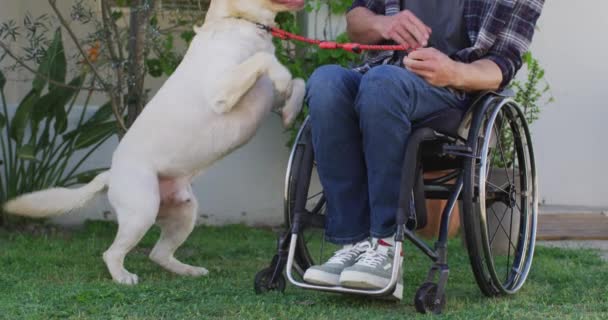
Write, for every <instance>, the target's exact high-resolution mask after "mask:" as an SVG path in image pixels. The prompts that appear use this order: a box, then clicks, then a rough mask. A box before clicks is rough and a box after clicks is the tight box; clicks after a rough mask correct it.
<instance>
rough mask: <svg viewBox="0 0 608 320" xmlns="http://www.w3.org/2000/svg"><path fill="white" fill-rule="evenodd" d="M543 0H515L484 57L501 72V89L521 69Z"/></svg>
mask: <svg viewBox="0 0 608 320" xmlns="http://www.w3.org/2000/svg"><path fill="white" fill-rule="evenodd" d="M543 5H544V0H529V1H517V3H516V4H515V6H514V8H513V12H512V14H511V16H510V19H509V20H508V21H507V23H506V25H505V28H504V29H503V31H502V32H500V33H499V34H498V37H497V39H496V42H495V43H494V45H493V46H492V48H491V49H490V50H489V52H488V53H487V55H486V56H485V57H484V58H486V59H489V60H491V61H493V62H494V63H496V64H497V65H498V67H499V68H500V71H501V72H502V76H503V77H502V83H501V85H500V87H501V89H502V88H504V87H506V86H507V85H508V84H509V83H510V82H511V80H513V78H514V77H515V75H516V74H517V71H519V69H521V67H522V65H523V55H524V54H525V53H526V51H528V49H529V48H530V43H531V42H532V38H533V36H534V31H535V28H536V22H537V21H538V18H539V17H540V13H541V11H542V7H543Z"/></svg>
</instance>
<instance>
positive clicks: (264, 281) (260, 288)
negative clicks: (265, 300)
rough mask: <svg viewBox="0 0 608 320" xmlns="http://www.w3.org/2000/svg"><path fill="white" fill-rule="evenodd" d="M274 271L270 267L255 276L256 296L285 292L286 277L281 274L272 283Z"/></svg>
mask: <svg viewBox="0 0 608 320" xmlns="http://www.w3.org/2000/svg"><path fill="white" fill-rule="evenodd" d="M274 271H275V269H274V268H272V267H268V268H266V269H263V270H262V271H260V272H258V273H257V274H256V275H255V280H254V284H253V287H254V289H255V293H256V294H262V293H266V292H269V291H279V292H284V291H285V277H284V276H283V275H282V274H279V275H277V276H276V277H275V279H274V281H272V275H273V274H274Z"/></svg>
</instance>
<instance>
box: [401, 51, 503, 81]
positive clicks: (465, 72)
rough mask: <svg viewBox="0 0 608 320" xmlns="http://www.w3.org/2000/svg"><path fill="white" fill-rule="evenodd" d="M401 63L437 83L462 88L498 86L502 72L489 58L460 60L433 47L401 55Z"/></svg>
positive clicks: (427, 79) (501, 79) (501, 78)
mask: <svg viewBox="0 0 608 320" xmlns="http://www.w3.org/2000/svg"><path fill="white" fill-rule="evenodd" d="M404 64H405V67H406V68H407V69H408V70H410V71H412V72H414V73H416V74H418V75H419V76H421V77H422V78H424V79H425V80H426V81H427V82H429V83H430V84H431V85H434V86H437V87H451V88H455V89H460V90H464V91H481V90H498V89H499V88H500V86H501V83H502V82H503V72H502V71H501V69H500V68H499V66H498V65H497V64H496V63H495V62H494V61H492V60H490V59H481V60H477V61H475V62H472V63H462V62H458V61H455V60H452V59H451V58H450V57H448V56H447V55H445V54H444V53H442V52H440V51H439V50H437V49H434V48H424V49H419V50H415V51H413V52H411V53H410V54H409V56H407V57H405V59H404Z"/></svg>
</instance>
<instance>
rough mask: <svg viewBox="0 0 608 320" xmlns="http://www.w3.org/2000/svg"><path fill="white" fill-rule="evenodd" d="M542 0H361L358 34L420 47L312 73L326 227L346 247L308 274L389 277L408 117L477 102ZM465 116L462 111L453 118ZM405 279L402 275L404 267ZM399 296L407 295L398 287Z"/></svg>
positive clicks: (497, 86)
mask: <svg viewBox="0 0 608 320" xmlns="http://www.w3.org/2000/svg"><path fill="white" fill-rule="evenodd" d="M543 4H544V0H495V1H494V0H492V1H490V0H443V1H441V0H404V1H401V3H400V1H398V0H355V1H354V2H353V5H352V7H351V9H350V10H349V12H348V13H347V23H348V26H347V28H348V33H349V35H350V37H351V39H353V41H356V42H362V43H384V42H395V43H398V44H406V45H409V46H411V47H415V48H418V49H416V50H414V51H412V52H410V53H409V54H408V55H407V56H404V55H403V54H400V53H398V52H380V53H378V54H373V55H372V54H370V55H368V56H367V57H366V61H365V63H364V64H363V65H362V66H359V67H357V68H355V69H345V68H342V67H340V66H335V65H328V66H323V67H321V68H319V69H317V70H316V71H315V72H314V74H313V75H312V76H311V78H310V80H309V82H308V93H307V97H306V101H307V104H308V106H309V108H310V121H311V128H312V129H311V130H312V144H313V147H314V156H315V160H316V164H317V170H318V174H319V177H320V180H321V183H322V185H323V189H324V193H325V197H326V199H327V211H326V222H325V236H326V239H327V240H328V241H330V242H333V243H336V244H339V245H343V246H344V247H343V248H342V249H341V250H339V251H337V252H335V254H334V255H333V256H332V257H331V258H330V259H329V260H328V261H326V262H324V263H323V261H321V263H322V264H320V265H316V266H312V267H310V268H308V269H307V270H306V272H305V274H304V277H303V278H304V281H306V282H308V283H311V284H315V285H322V286H342V287H346V288H357V289H379V288H383V287H385V286H386V285H387V284H388V282H389V280H390V279H391V272H392V267H393V266H392V263H393V261H394V260H393V258H394V255H395V254H398V255H401V254H402V253H400V252H399V253H396V252H395V249H394V234H395V232H396V221H395V219H396V218H395V216H396V214H395V213H396V212H397V210H398V202H399V192H400V183H401V172H402V171H401V170H402V166H403V161H404V155H405V150H406V146H407V142H408V138H409V136H410V133H411V132H412V128H413V127H414V126H415V124H416V123H417V122H419V121H422V120H424V119H426V118H428V117H429V116H432V115H436V114H438V113H445V112H454V111H459V112H458V113H456V114H459V115H462V114H464V112H465V111H466V110H467V109H468V108H469V107H470V105H471V103H472V100H473V97H474V95H475V94H476V93H477V92H480V91H485V90H493V91H498V90H501V89H503V88H504V87H505V86H507V85H508V84H509V82H510V81H511V80H512V78H513V77H514V75H515V73H516V72H517V71H518V70H519V69H520V67H521V66H522V55H523V54H524V52H526V51H527V49H528V46H529V44H530V42H531V40H532V36H533V34H534V28H535V24H536V21H537V19H538V17H539V15H540V12H541V10H542V6H543ZM457 121H460V119H457ZM399 281H400V282H401V281H402V280H401V277H400V278H399ZM400 282H399V284H398V285H397V287H396V289H395V291H394V292H393V296H394V297H396V298H398V299H401V297H402V290H403V287H402V285H401V283H400Z"/></svg>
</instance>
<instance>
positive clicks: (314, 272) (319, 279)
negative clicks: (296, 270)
mask: <svg viewBox="0 0 608 320" xmlns="http://www.w3.org/2000/svg"><path fill="white" fill-rule="evenodd" d="M303 278H304V281H306V282H308V283H312V284H316V285H320V286H339V285H340V275H339V274H333V273H329V272H325V271H322V270H318V269H308V270H306V272H305V273H304V277H303Z"/></svg>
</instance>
